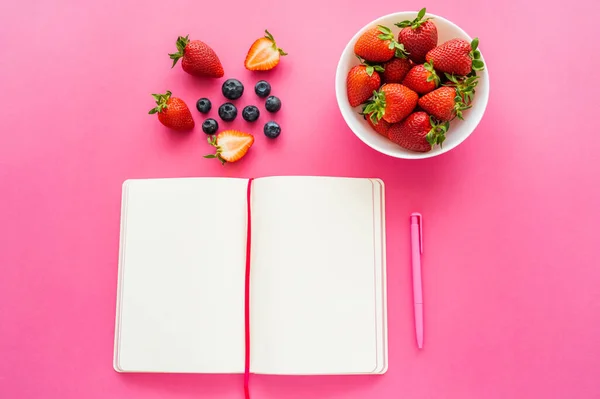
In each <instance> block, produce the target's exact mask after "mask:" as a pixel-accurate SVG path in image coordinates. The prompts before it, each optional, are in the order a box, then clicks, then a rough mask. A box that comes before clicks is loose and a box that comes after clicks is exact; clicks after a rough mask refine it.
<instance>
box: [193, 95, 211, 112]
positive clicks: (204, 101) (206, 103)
mask: <svg viewBox="0 0 600 399" xmlns="http://www.w3.org/2000/svg"><path fill="white" fill-rule="evenodd" d="M211 108H212V104H211V103H210V100H209V99H208V98H201V99H200V100H198V101H196V109H198V111H199V112H202V113H203V114H206V113H208V111H210V109H211Z"/></svg>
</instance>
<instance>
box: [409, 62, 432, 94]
mask: <svg viewBox="0 0 600 399" xmlns="http://www.w3.org/2000/svg"><path fill="white" fill-rule="evenodd" d="M402 84H403V85H404V86H406V87H408V88H409V89H411V90H413V91H416V92H417V93H419V94H427V93H429V92H430V91H432V90H435V88H436V87H438V85H439V84H440V78H439V77H438V75H437V73H435V70H434V69H433V66H432V65H431V64H427V63H425V64H422V65H415V66H414V67H412V69H411V70H410V71H409V72H408V74H407V75H406V77H405V78H404V80H403V81H402Z"/></svg>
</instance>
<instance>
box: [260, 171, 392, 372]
mask: <svg viewBox="0 0 600 399" xmlns="http://www.w3.org/2000/svg"><path fill="white" fill-rule="evenodd" d="M374 184H375V183H373V182H372V181H371V180H369V179H348V178H325V177H271V178H263V179H257V180H255V181H254V187H253V198H252V219H253V230H252V240H253V243H252V272H251V328H252V338H251V342H252V355H251V360H252V364H251V369H252V371H253V372H255V373H266V374H350V373H373V372H377V371H378V369H379V368H380V364H378V363H379V362H378V347H379V345H378V335H379V341H380V340H381V339H380V337H381V335H380V333H381V330H380V329H381V326H378V323H380V320H378V319H379V317H378V315H377V305H378V304H379V305H380V301H377V293H378V291H380V290H379V289H376V287H377V284H381V281H377V279H378V277H379V279H380V278H381V273H377V272H376V268H377V267H378V266H379V267H381V262H379V265H378V262H377V261H376V253H377V252H376V251H379V253H381V245H379V248H375V247H376V244H375V241H376V240H375V230H376V228H377V227H376V226H377V225H378V224H377V223H376V222H375V220H374V219H375V217H376V216H374V209H375V208H374V207H375V201H376V200H375V194H376V193H375V188H374ZM377 194H379V191H378V192H377ZM377 201H379V199H377ZM379 226H380V222H379ZM378 302H379V303H378Z"/></svg>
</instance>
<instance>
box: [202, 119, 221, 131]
mask: <svg viewBox="0 0 600 399" xmlns="http://www.w3.org/2000/svg"><path fill="white" fill-rule="evenodd" d="M217 130H219V122H217V121H216V120H214V119H213V118H208V119H207V120H205V121H204V122H202V131H203V132H204V133H206V134H215V133H216V132H217Z"/></svg>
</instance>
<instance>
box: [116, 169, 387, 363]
mask: <svg viewBox="0 0 600 399" xmlns="http://www.w3.org/2000/svg"><path fill="white" fill-rule="evenodd" d="M247 185H248V180H247V179H233V178H178V179H147V180H128V181H126V182H125V183H124V184H123V200H122V216H121V245H120V259H119V283H118V289H117V291H118V298H117V317H116V331H115V352H114V368H115V370H117V371H120V372H171V373H243V372H244V369H245V368H244V359H245V356H244V351H245V344H244V337H245V330H244V326H245V323H244V321H245V319H244V292H245V264H246V230H247V210H246V209H247V200H246V195H247V193H246V190H247ZM251 217H252V224H251V227H252V231H251V234H252V245H251V254H252V255H251V269H250V270H251V277H250V302H249V303H250V337H251V341H250V342H251V344H250V352H251V356H250V372H252V373H262V374H381V373H384V372H385V371H386V370H387V314H386V269H385V204H384V185H383V182H382V181H381V180H378V179H353V178H331V177H267V178H260V179H255V180H254V181H253V183H252V194H251Z"/></svg>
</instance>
